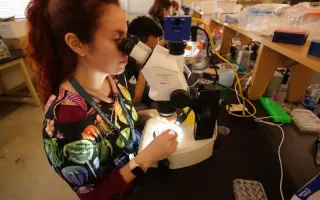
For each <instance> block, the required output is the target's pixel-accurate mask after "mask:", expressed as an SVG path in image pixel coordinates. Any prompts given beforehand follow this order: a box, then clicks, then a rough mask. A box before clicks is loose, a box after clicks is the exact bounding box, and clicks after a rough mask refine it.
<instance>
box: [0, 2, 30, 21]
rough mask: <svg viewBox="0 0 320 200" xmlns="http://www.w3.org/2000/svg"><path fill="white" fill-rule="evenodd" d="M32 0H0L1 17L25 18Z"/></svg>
mask: <svg viewBox="0 0 320 200" xmlns="http://www.w3.org/2000/svg"><path fill="white" fill-rule="evenodd" d="M29 1H30V0H0V17H1V18H6V17H11V16H13V15H14V16H15V17H16V18H25V15H24V11H25V9H26V7H27V5H28V3H29Z"/></svg>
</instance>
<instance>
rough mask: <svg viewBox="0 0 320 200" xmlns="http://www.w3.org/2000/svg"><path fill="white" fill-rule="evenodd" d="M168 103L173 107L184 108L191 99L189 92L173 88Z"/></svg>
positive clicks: (188, 104) (189, 104)
mask: <svg viewBox="0 0 320 200" xmlns="http://www.w3.org/2000/svg"><path fill="white" fill-rule="evenodd" d="M170 103H171V105H173V106H174V107H175V108H180V109H182V108H185V107H187V106H191V99H190V96H189V93H188V92H187V91H185V90H182V89H179V90H175V91H173V92H172V93H171V95H170Z"/></svg>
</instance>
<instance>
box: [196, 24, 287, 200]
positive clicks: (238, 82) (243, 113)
mask: <svg viewBox="0 0 320 200" xmlns="http://www.w3.org/2000/svg"><path fill="white" fill-rule="evenodd" d="M192 21H193V22H198V23H201V24H203V25H204V26H205V27H206V29H207V31H208V33H209V35H210V36H212V33H211V30H210V28H209V26H208V24H207V23H205V22H204V21H203V20H201V19H197V18H192ZM209 40H210V43H211V48H212V50H213V51H214V53H215V54H216V55H217V56H218V57H219V58H220V59H221V60H223V61H224V62H226V63H227V64H229V65H230V66H231V68H232V69H233V71H234V74H235V77H236V80H237V81H236V84H235V86H234V88H235V89H234V91H235V92H236V97H237V100H238V102H239V104H241V101H240V98H239V97H241V99H242V104H243V107H242V115H237V114H234V113H232V112H230V111H228V112H229V114H231V115H233V116H236V117H253V118H254V119H255V121H256V122H258V123H264V124H267V125H270V126H276V127H278V128H279V129H280V130H281V133H282V139H281V142H280V144H279V147H278V158H279V163H280V173H281V175H280V185H279V189H280V195H281V198H282V200H284V196H283V192H282V182H283V167H282V160H281V147H282V144H283V142H284V130H283V129H282V127H281V125H282V124H283V123H282V124H280V125H279V124H275V123H272V122H266V121H263V119H268V118H274V117H276V116H271V117H262V118H257V117H256V116H255V114H256V108H255V106H254V105H253V104H252V103H251V102H250V101H249V100H248V99H246V98H245V97H244V96H243V94H242V87H241V79H240V78H239V76H238V74H237V70H236V68H235V67H234V66H233V65H232V64H231V63H230V62H229V61H228V60H226V59H225V58H223V57H222V56H221V55H220V54H219V53H218V52H217V50H216V49H215V46H214V43H213V40H212V37H210V38H209ZM247 75H248V74H247ZM242 78H244V77H242ZM237 85H238V87H239V90H240V91H239V92H238V90H237ZM229 89H231V88H229ZM231 90H233V89H231ZM245 102H248V103H249V104H250V106H251V107H252V108H253V113H250V112H249V111H248V110H246V109H245ZM246 113H248V114H249V115H246Z"/></svg>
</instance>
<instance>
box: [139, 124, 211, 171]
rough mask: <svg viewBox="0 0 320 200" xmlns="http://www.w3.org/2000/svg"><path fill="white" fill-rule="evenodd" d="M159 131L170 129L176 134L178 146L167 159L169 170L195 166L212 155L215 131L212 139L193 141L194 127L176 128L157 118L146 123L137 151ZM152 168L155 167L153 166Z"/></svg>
mask: <svg viewBox="0 0 320 200" xmlns="http://www.w3.org/2000/svg"><path fill="white" fill-rule="evenodd" d="M216 127H217V126H216ZM159 129H160V130H167V129H172V130H174V131H175V132H176V133H177V134H178V142H179V144H178V148H177V151H176V152H175V153H174V154H172V155H171V156H170V157H169V158H168V159H169V161H170V169H178V168H183V167H188V166H191V165H195V164H197V163H200V162H202V161H204V160H206V159H207V158H209V157H210V156H211V155H212V152H213V144H214V141H215V139H216V135H217V134H216V132H217V131H215V133H214V135H213V137H212V138H210V139H206V140H195V139H194V126H190V125H186V124H182V125H181V126H176V125H174V124H169V123H168V122H165V121H163V120H162V119H157V118H152V119H150V120H148V121H147V123H146V125H145V128H144V130H143V132H142V137H141V142H140V146H139V151H141V150H142V149H144V148H145V147H146V146H147V145H148V144H149V143H150V142H151V141H152V140H153V139H154V136H153V135H154V131H155V130H159ZM157 132H159V131H157ZM160 132H162V131H160ZM153 167H157V166H156V165H155V166H153Z"/></svg>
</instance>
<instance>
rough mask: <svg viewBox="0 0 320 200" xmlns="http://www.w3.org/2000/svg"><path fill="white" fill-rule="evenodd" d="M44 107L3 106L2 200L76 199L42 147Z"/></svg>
mask: <svg viewBox="0 0 320 200" xmlns="http://www.w3.org/2000/svg"><path fill="white" fill-rule="evenodd" d="M43 115H44V111H43V109H42V107H35V106H32V105H27V104H21V105H20V104H7V103H4V104H0V199H2V200H38V199H39V200H53V199H54V200H56V199H58V200H64V199H67V200H76V199H78V198H77V196H76V194H74V192H73V191H72V190H71V189H70V188H69V186H68V185H67V184H66V183H65V182H64V181H63V180H62V179H61V178H60V177H59V176H58V175H56V174H55V172H54V171H53V170H52V169H51V168H50V166H49V164H48V162H47V160H46V157H45V154H44V151H43V146H42V136H41V134H42V133H41V127H42V120H43Z"/></svg>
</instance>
